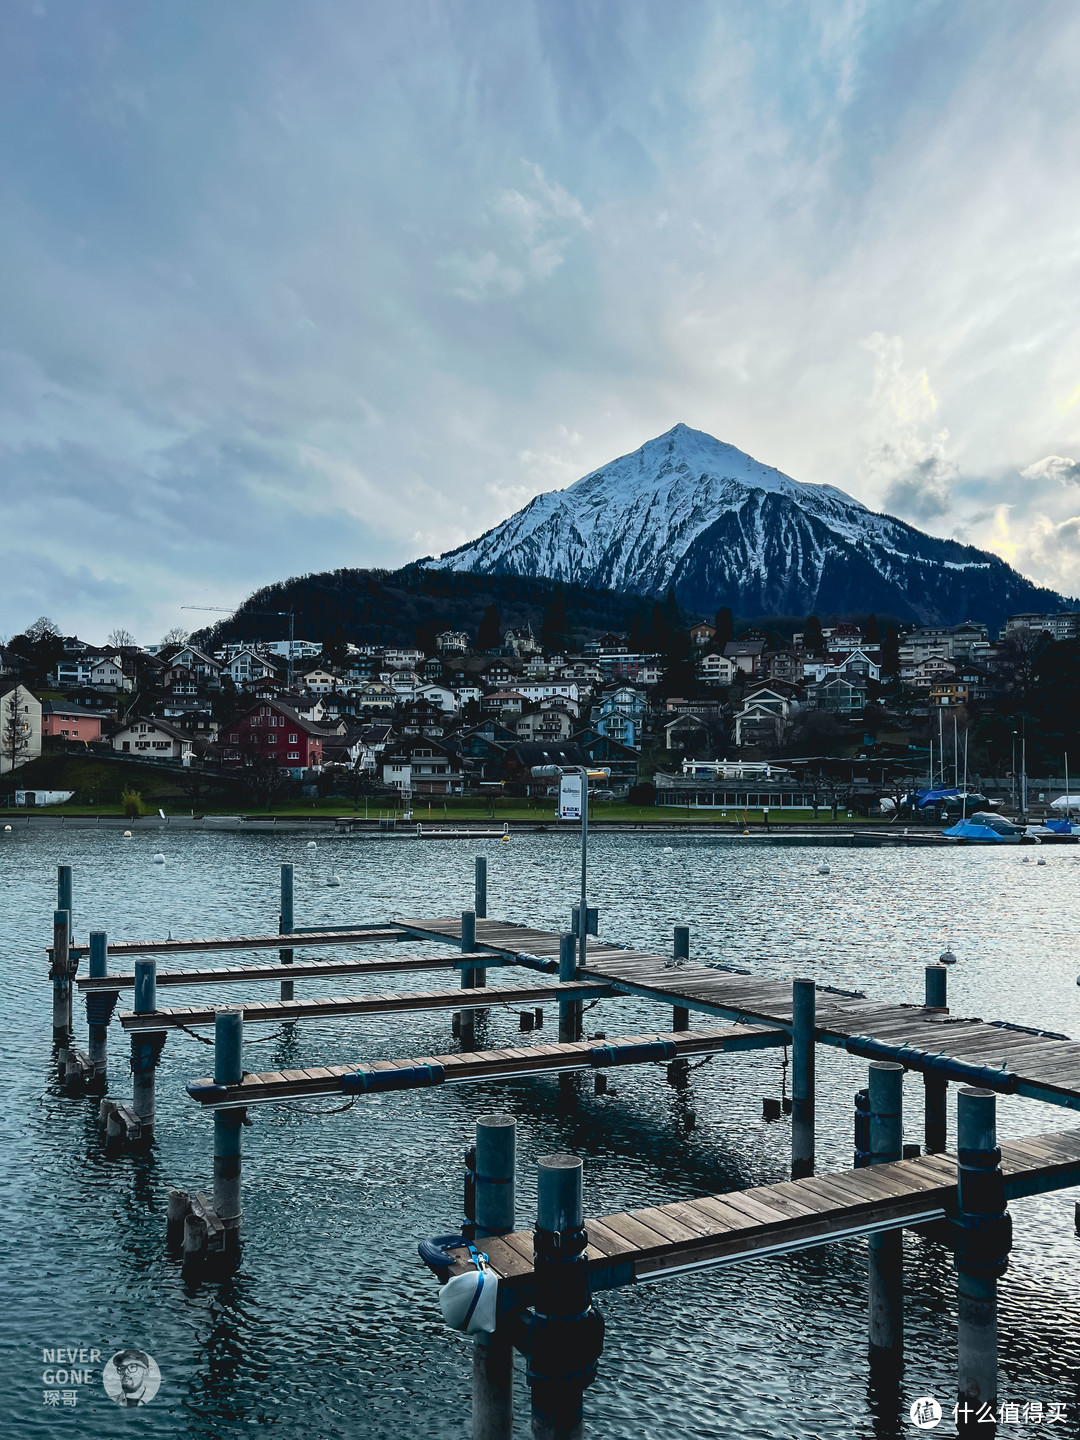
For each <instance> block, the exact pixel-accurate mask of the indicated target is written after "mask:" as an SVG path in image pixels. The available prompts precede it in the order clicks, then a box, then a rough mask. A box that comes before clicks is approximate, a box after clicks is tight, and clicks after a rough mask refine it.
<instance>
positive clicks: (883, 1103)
mask: <svg viewBox="0 0 1080 1440" xmlns="http://www.w3.org/2000/svg"><path fill="white" fill-rule="evenodd" d="M903 1086H904V1067H903V1066H902V1065H896V1064H894V1063H893V1062H892V1061H891V1060H872V1061H871V1062H870V1083H869V1131H870V1145H869V1151H870V1164H871V1165H887V1164H889V1163H891V1162H892V1161H894V1160H901V1159H902V1158H903V1154H904V1118H903V1096H904V1091H903ZM867 1247H868V1251H869V1257H868V1258H869V1265H868V1271H869V1299H870V1358H871V1361H872V1362H876V1363H877V1364H879V1365H885V1366H888V1367H891V1368H899V1366H900V1364H901V1362H902V1360H903V1353H904V1232H903V1231H902V1230H886V1231H885V1232H884V1233H883V1234H881V1235H871V1236H870V1237H869V1239H868V1241H867Z"/></svg>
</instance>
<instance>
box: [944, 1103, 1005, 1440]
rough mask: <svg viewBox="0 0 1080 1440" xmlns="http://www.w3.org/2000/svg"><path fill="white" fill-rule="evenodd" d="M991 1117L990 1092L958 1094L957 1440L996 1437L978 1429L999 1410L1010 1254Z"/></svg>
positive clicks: (993, 1105)
mask: <svg viewBox="0 0 1080 1440" xmlns="http://www.w3.org/2000/svg"><path fill="white" fill-rule="evenodd" d="M996 1111H997V1099H996V1096H995V1095H994V1092H993V1091H992V1090H981V1089H977V1088H975V1087H973V1086H964V1088H963V1089H961V1090H959V1091H958V1092H957V1096H956V1157H957V1186H958V1201H959V1206H958V1208H959V1214H958V1216H957V1219H958V1222H959V1229H960V1236H961V1240H960V1244H959V1245H958V1246H957V1250H956V1271H957V1275H956V1288H957V1315H956V1340H957V1371H958V1374H957V1379H958V1384H957V1393H958V1400H959V1410H958V1412H957V1428H958V1430H959V1433H960V1434H962V1435H963V1434H971V1435H975V1434H985V1433H989V1434H993V1433H994V1432H993V1430H992V1429H991V1430H990V1431H983V1429H982V1426H983V1425H984V1424H986V1423H987V1416H992V1415H993V1411H994V1407H995V1405H996V1404H997V1379H998V1373H997V1372H998V1336H997V1282H998V1277H999V1276H1000V1275H1003V1274H1004V1273H1005V1270H1006V1269H1007V1267H1008V1264H1009V1251H1010V1249H1011V1248H1012V1217H1011V1216H1010V1215H1009V1213H1008V1210H1007V1209H1006V1207H1005V1181H1004V1178H1003V1176H1002V1173H1001V1151H1000V1150H999V1149H998V1148H997V1114H996ZM980 1416H981V1417H982V1418H981V1419H980Z"/></svg>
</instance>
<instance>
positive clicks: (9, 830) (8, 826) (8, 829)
mask: <svg viewBox="0 0 1080 1440" xmlns="http://www.w3.org/2000/svg"><path fill="white" fill-rule="evenodd" d="M4 834H5V835H10V834H11V826H10V825H5V826H4Z"/></svg>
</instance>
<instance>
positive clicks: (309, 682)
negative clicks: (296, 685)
mask: <svg viewBox="0 0 1080 1440" xmlns="http://www.w3.org/2000/svg"><path fill="white" fill-rule="evenodd" d="M303 681H304V684H305V685H306V686H307V688H308V689H309V690H314V691H315V693H316V695H329V694H330V692H331V691H333V690H336V689H337V688H338V686H339V685H340V684H341V681H340V680H339V679H338V677H337V676H336V675H335V674H334V672H333V671H332V670H327V669H325V668H324V667H323V666H321V665H317V666H316V667H315V669H314V670H309V671H308V672H307V673H306V675H304V677H303Z"/></svg>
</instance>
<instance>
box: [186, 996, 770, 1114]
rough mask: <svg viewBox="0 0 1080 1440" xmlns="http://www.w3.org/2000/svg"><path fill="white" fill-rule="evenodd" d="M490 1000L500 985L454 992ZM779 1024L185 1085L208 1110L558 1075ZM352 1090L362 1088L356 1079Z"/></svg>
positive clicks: (765, 1038)
mask: <svg viewBox="0 0 1080 1440" xmlns="http://www.w3.org/2000/svg"><path fill="white" fill-rule="evenodd" d="M466 994H468V995H470V996H474V997H476V999H477V1000H482V1002H483V1003H485V1004H490V1003H491V999H492V996H493V995H497V994H498V991H497V990H495V989H490V990H474V991H469V992H466V991H463V990H459V991H458V992H457V997H458V1002H459V1004H460V1001H461V998H462V997H463V996H465V995H466ZM786 1038H787V1037H786V1035H785V1034H784V1032H783V1031H782V1030H775V1029H772V1030H770V1029H767V1028H765V1027H764V1026H760V1025H726V1026H722V1027H719V1028H715V1029H710V1030H680V1031H676V1032H673V1033H671V1034H661V1035H658V1034H656V1033H655V1032H653V1033H651V1034H648V1035H633V1036H630V1037H628V1038H622V1039H617V1040H605V1041H598V1040H591V1041H590V1040H585V1041H575V1042H573V1043H564V1044H556V1045H532V1046H529V1047H528V1048H526V1049H521V1050H509V1049H508V1050H476V1051H468V1052H464V1053H460V1052H459V1053H455V1054H452V1055H421V1056H419V1057H417V1058H415V1059H411V1060H374V1061H368V1062H364V1061H362V1060H357V1061H354V1062H353V1063H352V1064H350V1065H330V1066H320V1067H318V1068H314V1069H310V1070H280V1071H277V1070H275V1071H270V1072H268V1073H263V1074H259V1075H245V1076H244V1077H243V1079H242V1080H241V1081H240V1082H239V1084H236V1085H217V1084H215V1082H214V1081H213V1079H211V1078H210V1077H203V1078H202V1079H200V1080H195V1081H193V1082H192V1083H191V1084H190V1085H189V1086H188V1087H187V1088H188V1094H189V1095H191V1097H192V1099H194V1100H197V1101H198V1102H199V1103H200V1104H201V1105H203V1106H205V1107H206V1108H207V1109H210V1110H225V1109H236V1108H238V1107H243V1106H246V1105H259V1104H267V1103H271V1102H278V1103H280V1102H283V1101H288V1100H299V1099H309V1098H312V1097H314V1096H326V1095H341V1094H344V1093H348V1091H349V1089H350V1083H351V1082H350V1081H349V1077H353V1076H356V1075H357V1074H358V1073H361V1074H363V1075H364V1076H369V1075H383V1076H384V1077H386V1076H389V1075H391V1074H393V1072H402V1073H401V1074H400V1076H399V1080H400V1083H393V1084H380V1083H378V1082H375V1083H373V1084H371V1085H370V1086H368V1087H367V1088H371V1089H376V1088H379V1089H414V1088H420V1087H423V1086H427V1085H433V1084H438V1085H442V1084H446V1085H451V1084H457V1083H461V1082H466V1081H474V1082H475V1081H480V1080H509V1079H513V1078H515V1077H519V1076H523V1075H556V1074H560V1073H562V1072H566V1071H572V1070H595V1069H600V1068H603V1069H606V1068H608V1067H609V1066H618V1065H623V1064H648V1063H656V1062H658V1061H666V1060H672V1059H675V1058H678V1057H681V1056H686V1057H690V1056H695V1055H719V1054H725V1053H729V1052H732V1051H739V1050H760V1049H765V1048H769V1047H772V1046H777V1045H783V1044H784V1043H785V1041H786ZM355 1088H356V1089H360V1088H363V1087H361V1086H356V1087H355Z"/></svg>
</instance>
